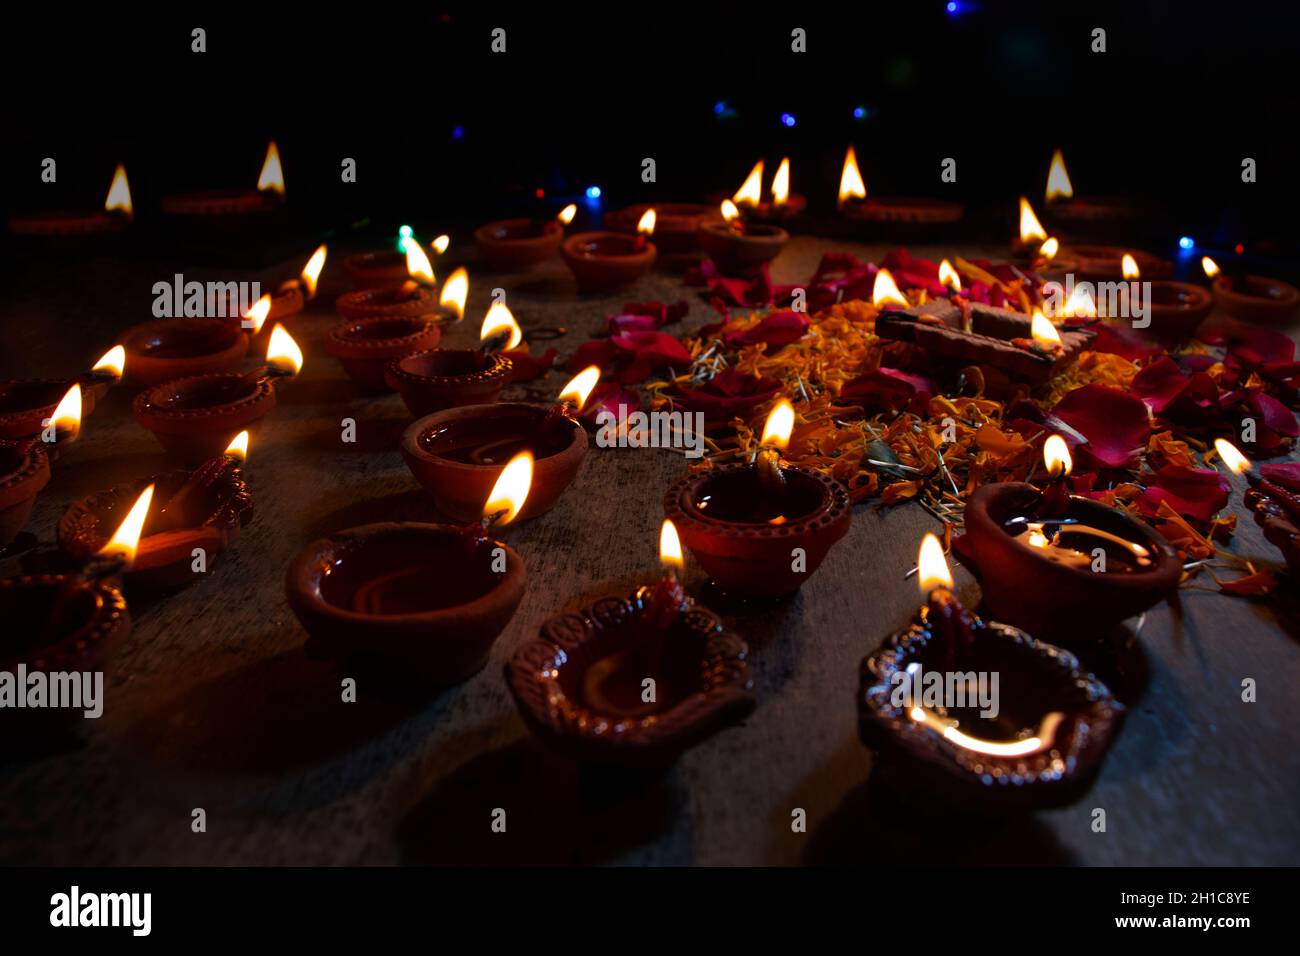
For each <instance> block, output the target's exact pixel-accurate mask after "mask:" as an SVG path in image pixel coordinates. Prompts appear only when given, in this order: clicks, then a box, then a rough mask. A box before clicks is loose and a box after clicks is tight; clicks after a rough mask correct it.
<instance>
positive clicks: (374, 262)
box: [343, 226, 451, 289]
mask: <svg viewBox="0 0 1300 956" xmlns="http://www.w3.org/2000/svg"><path fill="white" fill-rule="evenodd" d="M414 241H415V238H414V236H413V234H412V233H411V229H410V227H409V226H403V227H402V230H401V233H400V235H399V238H398V240H397V246H396V248H394V249H378V250H374V251H371V252H358V253H356V254H355V255H351V256H348V257H347V258H346V259H344V260H343V268H344V270H346V272H347V274H348V277H349V278H350V279H351V280H352V287H353V288H354V289H382V288H384V287H385V286H395V285H401V284H402V283H403V282H404V281H406V279H407V278H408V276H409V275H410V268H409V266H408V258H409V257H408V256H407V254H406V246H407V244H408V243H410V242H414ZM450 243H451V239H450V238H449V237H448V236H439V237H438V238H436V239H434V240H433V242H431V243H430V244H429V247H430V248H431V249H433V251H434V252H435V253H437V254H438V255H441V254H442V253H443V252H445V251H446V250H447V246H448V245H449V244H450Z"/></svg>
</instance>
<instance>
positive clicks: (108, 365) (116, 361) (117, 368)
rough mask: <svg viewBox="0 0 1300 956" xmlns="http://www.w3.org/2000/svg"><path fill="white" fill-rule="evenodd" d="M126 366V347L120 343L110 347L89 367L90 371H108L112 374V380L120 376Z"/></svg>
mask: <svg viewBox="0 0 1300 956" xmlns="http://www.w3.org/2000/svg"><path fill="white" fill-rule="evenodd" d="M125 368H126V349H125V348H124V347H122V346H121V345H114V346H113V347H112V348H111V349H109V350H108V351H107V352H105V353H104V354H103V355H101V356H100V357H99V361H98V362H96V363H95V364H94V365H92V366H91V367H90V370H91V371H92V372H109V373H111V374H112V376H113V381H117V380H118V379H120V378H121V377H122V370H123V369H125Z"/></svg>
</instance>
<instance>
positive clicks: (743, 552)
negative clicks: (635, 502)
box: [664, 399, 852, 599]
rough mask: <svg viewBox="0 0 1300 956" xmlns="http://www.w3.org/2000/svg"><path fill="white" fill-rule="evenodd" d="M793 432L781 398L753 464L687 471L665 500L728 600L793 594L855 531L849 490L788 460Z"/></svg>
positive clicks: (670, 516)
mask: <svg viewBox="0 0 1300 956" xmlns="http://www.w3.org/2000/svg"><path fill="white" fill-rule="evenodd" d="M793 427H794V409H793V408H792V407H791V406H790V403H789V402H788V401H787V400H785V399H782V400H781V401H780V402H778V403H777V405H776V406H775V407H774V408H773V410H772V412H771V414H770V415H769V416H768V420H767V423H766V425H765V426H764V428H763V436H762V441H761V443H760V445H761V447H760V449H759V451H758V452H757V453H756V455H755V458H754V461H753V462H752V463H748V464H734V465H723V466H720V467H717V468H712V469H710V470H708V471H699V472H694V473H692V474H688V475H686V476H685V477H683V478H681V479H680V480H679V481H677V482H676V483H675V484H674V485H673V486H672V487H671V488H669V489H668V492H667V494H665V495H664V514H665V515H666V516H667V518H668V519H669V520H670V521H672V522H673V524H674V525H676V526H677V529H678V531H679V532H680V534H681V537H682V541H683V542H684V543H685V545H686V547H687V549H688V550H690V552H691V553H692V554H693V555H694V556H695V559H696V560H697V561H699V563H700V566H701V567H702V568H703V569H704V571H705V573H707V574H708V575H709V578H710V581H711V583H712V584H713V585H715V586H716V587H717V588H719V589H720V590H721V591H722V592H723V593H724V594H726V595H727V596H734V597H739V598H760V599H762V598H782V597H787V596H789V595H792V594H794V593H795V592H796V591H798V590H799V588H800V587H802V586H803V583H804V582H805V581H807V580H808V578H809V577H811V576H812V574H813V573H814V572H815V571H816V570H817V568H818V567H819V566H820V565H821V563H822V561H823V560H824V559H825V558H826V555H827V553H828V552H829V551H830V549H831V547H832V546H834V544H835V542H837V541H839V540H840V538H842V537H844V535H845V534H846V533H847V532H848V530H849V523H850V521H851V519H852V511H851V509H850V506H849V495H848V491H847V490H846V489H845V488H844V486H843V485H841V484H840V483H839V482H838V481H836V480H835V479H833V478H828V477H827V476H825V475H823V474H821V473H820V472H816V471H812V470H810V469H805V468H801V467H799V466H796V465H789V464H783V463H782V462H781V460H780V450H781V449H783V448H785V447H786V444H787V443H788V442H789V440H790V433H791V431H792V430H793Z"/></svg>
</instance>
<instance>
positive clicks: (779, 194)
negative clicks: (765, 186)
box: [772, 156, 790, 206]
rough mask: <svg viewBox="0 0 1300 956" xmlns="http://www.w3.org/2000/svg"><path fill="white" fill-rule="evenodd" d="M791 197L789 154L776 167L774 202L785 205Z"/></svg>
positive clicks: (773, 180)
mask: <svg viewBox="0 0 1300 956" xmlns="http://www.w3.org/2000/svg"><path fill="white" fill-rule="evenodd" d="M789 198H790V157H788V156H787V157H785V158H784V159H782V160H781V165H780V166H778V167H776V175H775V176H773V177H772V202H774V203H776V204H777V205H778V206H783V205H785V202H786V200H788V199H789Z"/></svg>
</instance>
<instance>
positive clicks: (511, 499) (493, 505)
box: [483, 451, 533, 525]
mask: <svg viewBox="0 0 1300 956" xmlns="http://www.w3.org/2000/svg"><path fill="white" fill-rule="evenodd" d="M532 483H533V453H532V452H530V451H521V452H520V453H519V454H517V455H515V457H513V458H511V459H510V462H509V464H507V465H506V466H505V468H503V469H502V470H501V475H500V477H498V478H497V480H496V484H494V485H493V486H492V493H491V494H490V495H488V500H487V504H485V505H484V506H483V517H485V518H487V517H490V516H491V515H494V514H496V513H497V512H498V511H504V512H505V514H503V515H502V516H501V517H500V518H497V519H496V522H495V523H496V524H499V525H502V524H509V523H510V522H511V521H514V520H515V517H516V516H517V515H518V514H519V512H520V511H521V510H522V509H523V507H524V502H525V501H527V500H528V491H529V489H530V488H531V487H532Z"/></svg>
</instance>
